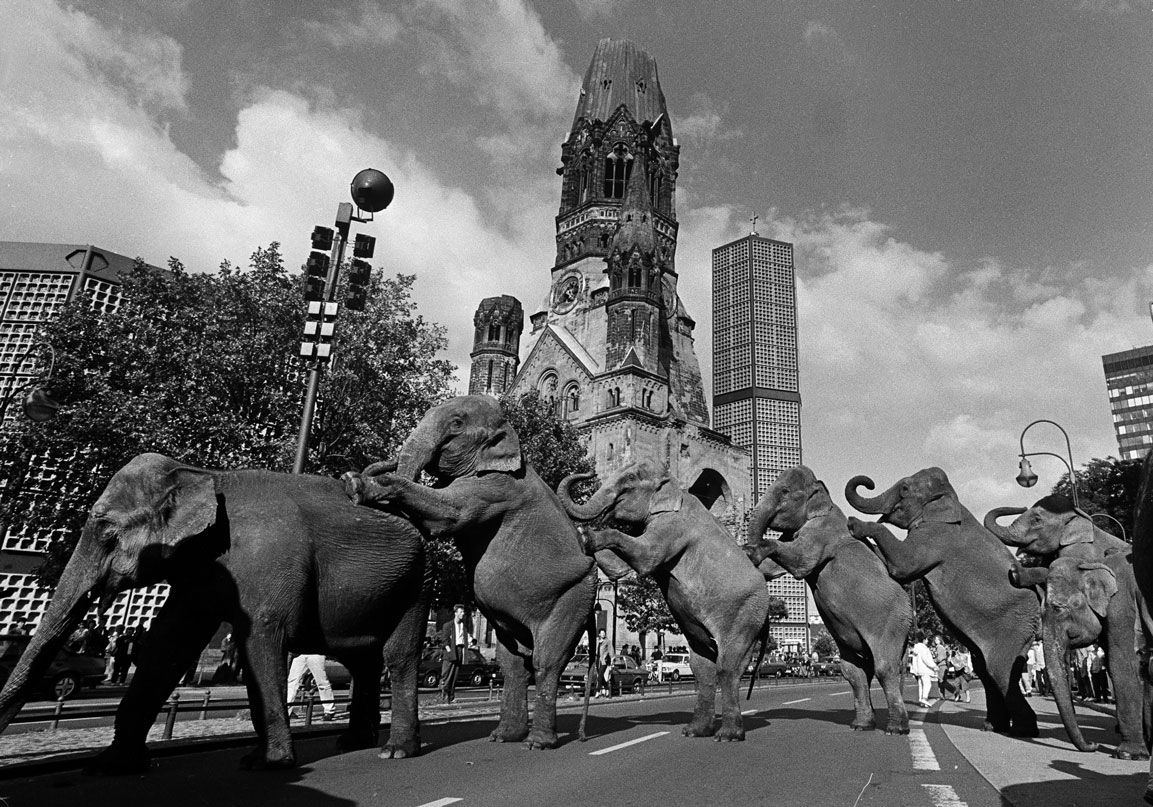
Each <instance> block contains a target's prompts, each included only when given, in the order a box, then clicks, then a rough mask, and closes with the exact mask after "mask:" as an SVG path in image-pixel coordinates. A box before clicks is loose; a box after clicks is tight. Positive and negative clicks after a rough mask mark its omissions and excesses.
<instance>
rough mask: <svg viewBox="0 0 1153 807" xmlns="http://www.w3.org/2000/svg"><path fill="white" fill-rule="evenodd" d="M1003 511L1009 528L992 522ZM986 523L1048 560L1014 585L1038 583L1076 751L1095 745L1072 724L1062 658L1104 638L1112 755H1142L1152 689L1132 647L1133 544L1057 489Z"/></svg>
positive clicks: (1137, 601)
mask: <svg viewBox="0 0 1153 807" xmlns="http://www.w3.org/2000/svg"><path fill="white" fill-rule="evenodd" d="M1008 515H1017V518H1016V519H1015V520H1014V521H1013V523H1012V524H1010V525H1009V527H1008V528H1005V527H1002V526H1001V525H999V524H998V523H997V519H998V518H1001V517H1002V516H1008ZM985 528H986V529H988V530H989V531H990V532H992V533H993V534H994V535H995V536H997V537H998V538H999V539H1000V540H1001V541H1002V542H1003V543H1004V544H1006V545H1007V546H1012V547H1016V548H1018V549H1019V550H1021V551H1023V552H1025V553H1026V554H1028V555H1032V556H1034V557H1037V558H1040V559H1041V560H1042V561H1044V562H1046V563H1048V568H1045V567H1026V568H1021V567H1018V568H1014V569H1013V570H1011V579H1012V580H1013V581H1014V583H1016V584H1017V585H1021V586H1029V585H1037V586H1040V587H1043V590H1044V593H1045V596H1044V598H1043V599H1042V605H1041V625H1042V636H1043V641H1044V647H1045V668H1046V669H1047V670H1049V677H1050V680H1051V681H1052V683H1053V695H1054V698H1055V699H1056V701H1057V707H1058V711H1059V712H1060V713H1061V721H1062V722H1063V723H1064V724H1065V729H1066V731H1067V732H1068V733H1069V739H1070V740H1071V741H1072V743H1073V745H1074V746H1076V747H1077V748H1078V749H1079V750H1081V751H1093V750H1096V748H1097V746H1096V744H1095V743H1090V742H1086V741H1085V740H1084V739H1083V738H1082V736H1081V732H1080V729H1079V728H1078V726H1077V717H1076V714H1075V713H1074V710H1073V701H1072V698H1071V696H1070V691H1069V676H1068V673H1067V671H1066V669H1065V663H1064V659H1065V656H1066V654H1067V652H1068V650H1069V649H1070V648H1077V647H1087V646H1088V645H1090V644H1093V643H1095V642H1097V641H1098V640H1099V639H1101V640H1103V641H1104V647H1105V653H1106V657H1107V660H1108V668H1109V676H1110V678H1111V679H1112V680H1113V689H1114V694H1115V696H1116V700H1117V720H1118V723H1119V724H1120V727H1121V743H1120V744H1119V745H1118V746H1117V748H1116V749H1115V750H1114V752H1113V756H1115V757H1117V758H1119V759H1147V758H1148V757H1149V754H1148V751H1147V749H1146V745H1145V738H1144V732H1145V730H1146V728H1145V727H1147V726H1148V723H1149V720H1150V716H1149V710H1150V708H1151V706H1153V692H1150V691H1149V689H1150V688H1149V687H1148V686H1146V685H1145V684H1144V683H1143V682H1142V680H1141V676H1140V670H1139V665H1138V663H1137V656H1136V653H1135V650H1134V648H1135V647H1136V646H1137V645H1138V644H1140V643H1141V642H1140V640H1141V636H1140V633H1139V632H1140V630H1141V625H1140V621H1139V613H1140V611H1141V610H1142V608H1143V607H1144V606H1143V602H1144V599H1143V598H1142V597H1141V596H1140V592H1139V591H1138V590H1137V583H1136V580H1135V579H1134V576H1133V562H1132V555H1131V552H1132V548H1131V547H1130V546H1129V544H1128V543H1126V542H1125V541H1123V540H1121V539H1120V538H1117V537H1116V536H1113V535H1110V534H1109V533H1107V532H1104V531H1103V530H1101V529H1099V528H1097V527H1096V526H1094V524H1093V522H1092V520H1091V519H1090V518H1089V516H1087V515H1086V514H1085V513H1083V512H1082V511H1081V510H1080V509H1078V508H1075V507H1074V506H1073V500H1072V499H1070V498H1069V497H1068V496H1061V495H1050V496H1046V497H1044V498H1043V499H1041V500H1039V501H1038V502H1037V503H1035V504H1034V505H1033V506H1032V507H1030V508H1028V509H1022V508H1014V507H998V508H996V509H993V510H990V511H989V512H988V513H987V514H986V515H985ZM1058 561H1060V563H1058ZM1054 672H1056V673H1057V674H1054Z"/></svg>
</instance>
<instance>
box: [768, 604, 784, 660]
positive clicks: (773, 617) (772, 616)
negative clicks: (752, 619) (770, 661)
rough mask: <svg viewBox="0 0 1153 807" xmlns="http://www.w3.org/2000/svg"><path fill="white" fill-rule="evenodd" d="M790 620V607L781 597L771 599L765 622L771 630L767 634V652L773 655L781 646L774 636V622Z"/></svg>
mask: <svg viewBox="0 0 1153 807" xmlns="http://www.w3.org/2000/svg"><path fill="white" fill-rule="evenodd" d="M788 618H789V606H788V604H787V603H785V601H784V600H782V599H781V598H780V597H769V610H768V613H767V614H766V615H765V621H766V622H768V623H769V630H768V631H767V632H766V633H765V652H766V653H771V652H773V651H774V650H776V649H777V646H778V645H779V644H780V643H779V642H778V641H777V640H776V638H775V637H774V636H773V628H772V625H773V623H774V622H783V621H784V620H786V619H788Z"/></svg>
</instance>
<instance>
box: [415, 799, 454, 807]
mask: <svg viewBox="0 0 1153 807" xmlns="http://www.w3.org/2000/svg"><path fill="white" fill-rule="evenodd" d="M458 801H464V799H454V798H452V797H449V798H445V799H437V800H436V801H430V802H428V803H426V804H421V805H420V807H446V805H449V804H456V803H457V802H458Z"/></svg>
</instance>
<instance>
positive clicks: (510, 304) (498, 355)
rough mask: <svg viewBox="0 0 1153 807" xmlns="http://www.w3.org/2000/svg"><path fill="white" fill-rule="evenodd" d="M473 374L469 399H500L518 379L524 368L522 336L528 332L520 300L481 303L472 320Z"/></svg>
mask: <svg viewBox="0 0 1153 807" xmlns="http://www.w3.org/2000/svg"><path fill="white" fill-rule="evenodd" d="M472 322H473V325H474V326H475V331H474V332H473V337H472V354H471V358H472V371H471V372H470V374H469V381H468V394H469V395H493V396H496V397H497V398H499V397H500V396H501V395H504V393H505V392H506V391H507V390H508V388H509V386H511V384H512V380H513V379H514V378H516V371H517V367H518V365H519V364H520V355H519V354H520V334H521V331H523V330H524V309H522V308H521V305H520V300H518V299H516V298H515V297H510V296H509V295H507V294H505V295H502V296H500V297H487V298H485V299H484V300H481V301H480V305H479V306H477V309H476V314H475V315H474V316H473V318H472Z"/></svg>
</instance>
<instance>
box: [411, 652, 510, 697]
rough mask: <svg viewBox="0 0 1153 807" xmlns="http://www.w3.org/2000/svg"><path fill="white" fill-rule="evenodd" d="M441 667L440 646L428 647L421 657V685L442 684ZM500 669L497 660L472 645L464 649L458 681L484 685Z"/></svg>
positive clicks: (459, 682) (457, 675)
mask: <svg viewBox="0 0 1153 807" xmlns="http://www.w3.org/2000/svg"><path fill="white" fill-rule="evenodd" d="M440 667H441V660H440V648H437V647H430V648H428V649H426V650H425V651H424V655H423V656H421V659H420V678H419V681H420V685H421V686H422V687H431V688H433V689H435V688H436V687H438V686H440ZM499 669H500V667H499V666H498V665H497V663H496V662H494V661H489V660H488V659H486V658H485V657H484V656H482V655H481V653H480V651H479V650H476V649H475V648H471V647H470V648H468V649H466V650H465V651H464V659H463V660H462V661H461V665H460V670H459V671H458V672H457V674H456V682H457V684H458V685H459V686H474V687H482V686H484V685H485V684H487V683H488V682H489V681H491V680H493V678H494V677H495V676H496V674H497V671H498V670H499Z"/></svg>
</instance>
